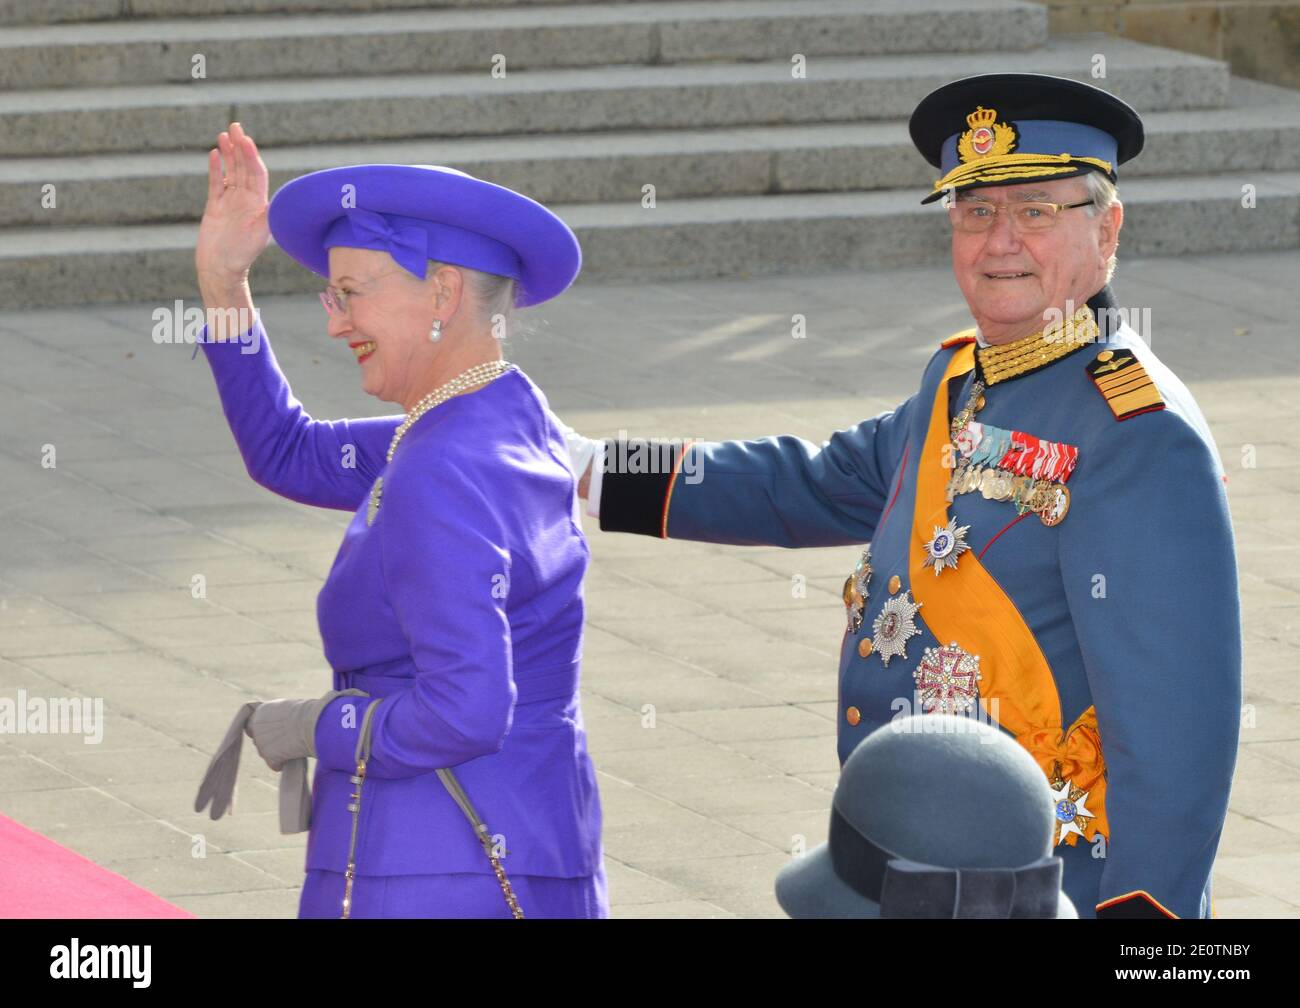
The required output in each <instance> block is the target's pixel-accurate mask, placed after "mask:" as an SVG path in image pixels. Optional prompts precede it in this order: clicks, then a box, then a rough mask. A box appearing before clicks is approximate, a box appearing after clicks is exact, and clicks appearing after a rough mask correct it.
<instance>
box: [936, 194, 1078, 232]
mask: <svg viewBox="0 0 1300 1008" xmlns="http://www.w3.org/2000/svg"><path fill="white" fill-rule="evenodd" d="M1094 202H1095V201H1094V200H1090V199H1088V200H1084V201H1083V202H1081V203H1035V202H1030V201H1025V202H1023V203H990V202H988V201H987V200H977V199H966V200H957V201H955V202H954V203H952V204H950V205H949V207H948V219H949V220H950V221H952V226H953V227H954V228H955V229H956V230H958V231H964V232H966V233H967V234H979V233H980V232H981V231H987V230H988V229H989V228H991V227H992V226H993V222H994V221H996V220H997V219H998V214H999V213H1000V212H1001V211H1003V210H1005V211H1006V212H1007V213H1008V214H1010V216H1011V222H1012V224H1013V225H1014V226H1015V228H1016V230H1017V231H1046V230H1047V229H1048V228H1050V227H1052V226H1053V225H1055V224H1056V215H1057V214H1059V213H1060V212H1061V211H1062V210H1073V209H1074V208H1075V207H1084V206H1089V205H1090V204H1092V203H1094Z"/></svg>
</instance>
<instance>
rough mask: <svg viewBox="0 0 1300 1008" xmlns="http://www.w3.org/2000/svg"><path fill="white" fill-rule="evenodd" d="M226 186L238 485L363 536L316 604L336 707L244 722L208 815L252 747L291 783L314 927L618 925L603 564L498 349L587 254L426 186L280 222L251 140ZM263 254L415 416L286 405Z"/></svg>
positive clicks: (458, 187)
mask: <svg viewBox="0 0 1300 1008" xmlns="http://www.w3.org/2000/svg"><path fill="white" fill-rule="evenodd" d="M223 162H224V166H225V172H224V176H225V177H224V179H223V177H222V174H223V173H222V165H223ZM208 169H209V189H208V201H207V206H206V208H205V210H204V215H203V222H202V225H201V227H200V230H199V239H198V245H197V249H196V254H195V262H196V267H197V271H198V276H199V283H200V287H201V290H202V293H203V299H204V303H205V307H206V308H207V311H208V322H209V325H208V327H206V328H205V331H204V333H203V334H201V341H202V346H203V351H204V354H205V355H206V357H207V359H208V363H209V365H210V366H211V368H212V372H213V374H214V376H215V378H216V382H217V389H218V392H219V394H220V396H221V404H222V408H223V410H224V412H225V415H226V419H227V420H228V421H229V423H230V427H231V430H232V432H233V433H234V436H235V440H236V442H237V444H238V446H239V450H240V452H241V454H242V455H243V458H244V461H245V464H246V466H247V468H248V472H249V474H250V475H251V476H252V477H253V479H254V480H256V481H257V482H258V483H259V484H261V485H262V486H265V487H267V488H268V489H270V490H273V491H275V492H276V493H279V494H281V495H283V496H285V497H288V498H289V499H291V500H295V501H299V502H302V503H305V504H313V505H316V506H318V507H328V508H338V509H340V510H346V511H353V512H355V514H354V515H353V518H352V522H351V524H350V525H349V526H348V528H347V531H346V532H345V533H344V536H343V542H342V545H341V546H340V547H339V551H338V555H337V556H336V557H335V560H334V565H333V567H332V569H331V570H330V573H329V576H328V577H327V578H326V581H325V584H324V586H323V588H322V589H321V592H320V595H319V598H318V603H317V615H318V618H319V623H320V632H321V638H322V640H323V642H324V648H325V657H326V658H327V659H328V661H329V664H330V666H331V667H332V669H333V684H332V685H333V689H332V690H330V691H329V692H327V693H326V694H325V695H324V696H322V697H319V698H311V699H279V700H272V701H268V702H265V703H260V704H246V705H245V706H244V708H243V709H241V711H240V712H239V714H238V715H237V716H236V718H235V721H234V723H233V724H232V725H231V728H230V732H229V733H228V734H227V737H226V739H225V741H224V742H223V743H222V745H221V747H220V749H219V750H218V752H217V754H216V756H215V757H214V758H213V761H212V765H211V766H210V767H209V770H208V774H207V776H206V777H205V778H204V781H203V783H202V785H201V786H200V790H199V796H198V799H197V801H196V808H199V809H201V808H203V807H206V806H207V805H208V803H209V802H210V803H211V813H210V814H211V815H212V817H213V818H218V817H219V816H220V815H222V814H224V812H225V811H226V809H227V808H228V807H229V806H230V803H231V799H232V797H233V789H234V779H235V771H236V768H237V766H238V757H239V743H240V741H241V739H242V737H243V735H244V734H248V735H249V736H251V737H252V739H253V741H254V743H255V745H256V747H257V751H258V753H259V754H260V755H261V756H262V757H263V758H264V759H265V760H266V761H267V763H268V764H269V765H270V766H271V768H272V769H274V770H278V771H280V772H281V775H282V776H281V781H280V784H281V788H280V797H281V829H282V830H283V831H285V832H291V831H294V830H299V829H304V828H307V825H308V823H310V834H309V837H308V843H307V861H306V880H305V884H304V886H303V891H302V897H301V903H300V907H299V916H300V917H340V916H345V917H346V916H351V917H492V916H515V917H519V916H535V917H606V916H608V900H607V897H606V891H605V875H604V868H603V862H602V852H601V844H600V826H601V811H600V798H599V795H598V793H597V788H596V778H595V772H594V770H593V768H592V764H591V761H590V759H589V758H588V755H587V745H586V734H585V732H584V731H583V725H582V715H581V712H580V710H579V706H578V678H579V659H580V657H581V648H582V626H583V597H582V578H583V574H584V572H585V570H586V567H587V563H588V552H587V545H586V542H585V540H584V539H583V536H582V532H581V530H580V528H579V525H578V522H577V511H576V508H577V506H578V504H577V498H576V496H575V494H574V478H573V474H572V471H571V469H570V467H569V462H568V453H567V448H566V445H565V441H564V436H563V434H562V433H561V428H560V427H559V425H558V423H557V421H556V419H555V417H554V416H553V415H552V413H551V412H550V409H549V408H548V406H547V402H546V398H545V396H543V394H542V392H541V391H540V390H539V389H538V388H537V386H536V385H534V384H533V382H532V381H531V380H530V379H529V378H528V377H527V375H525V374H524V373H523V372H522V371H520V370H519V368H517V367H515V366H514V365H511V364H509V363H507V362H506V361H504V360H502V356H501V341H500V339H499V338H498V336H499V327H500V325H501V323H502V322H503V320H508V318H509V315H510V312H511V310H512V309H513V308H514V307H515V306H525V305H532V304H537V303H538V302H541V301H545V300H546V299H548V298H551V297H554V296H555V295H556V294H559V293H560V292H561V291H563V290H564V289H565V288H566V287H567V286H568V285H569V284H570V283H571V282H572V281H573V278H574V277H575V276H576V275H577V273H578V269H579V266H580V261H581V257H580V253H579V249H578V244H577V241H576V239H575V238H574V236H573V234H572V232H571V231H570V230H569V229H568V228H567V227H566V226H565V224H564V223H563V222H562V221H561V220H560V219H559V218H558V217H556V216H555V215H554V214H552V213H551V212H550V211H548V210H546V209H545V208H544V207H542V206H541V205H539V204H537V203H535V202H534V201H532V200H530V199H528V198H527V197H525V196H521V195H520V194H518V193H515V192H512V191H511V190H509V189H505V188H503V187H501V186H497V185H493V184H491V183H488V182H484V181H481V180H479V179H476V178H473V177H471V176H468V175H465V174H464V173H461V172H456V171H453V170H451V169H447V168H438V167H433V166H428V165H422V166H418V165H359V166H355V167H350V168H335V169H330V170H327V171H319V172H314V173H312V174H310V175H306V176H303V177H302V178H298V179H295V180H294V181H292V182H290V183H288V184H287V185H285V186H284V187H283V188H281V189H280V190H279V191H278V192H277V193H276V195H275V198H274V199H273V200H272V201H271V202H270V204H269V206H268V202H267V172H266V167H265V165H264V164H263V163H262V160H261V158H260V156H259V155H258V152H257V147H256V145H255V144H254V143H253V140H252V138H251V137H249V136H248V135H247V134H246V133H245V132H244V131H243V130H242V128H241V127H240V126H239V124H238V123H232V124H231V126H230V129H229V131H228V132H223V133H222V134H221V135H220V137H219V138H218V147H217V148H215V149H213V150H212V151H211V152H210V153H209V155H208ZM271 234H274V235H275V238H276V241H277V243H278V244H279V245H280V247H281V248H282V249H283V250H284V251H285V252H286V253H288V254H289V255H290V256H292V257H293V258H294V259H295V260H297V261H298V262H299V263H301V264H302V265H304V266H306V267H307V268H308V269H311V270H313V271H314V272H316V273H318V274H320V275H321V276H324V277H328V278H331V279H330V283H329V286H328V287H327V288H326V292H325V293H324V294H323V295H322V300H323V301H324V303H325V306H326V309H327V311H328V313H329V334H330V336H331V337H333V338H334V339H336V340H340V341H346V343H347V345H348V346H349V347H350V348H351V351H352V353H353V354H354V355H355V359H356V361H357V364H358V367H359V368H360V378H361V386H362V388H363V389H364V390H365V391H366V392H367V393H369V394H370V395H373V396H376V397H378V398H380V399H382V400H385V401H387V402H393V403H397V404H400V405H401V406H402V408H403V410H404V411H405V414H404V415H403V416H390V417H376V418H366V419H356V420H333V421H320V420H313V419H312V418H311V417H310V416H308V415H307V414H306V412H305V411H304V410H303V408H302V406H301V404H300V403H299V402H298V401H297V400H296V399H295V398H294V397H293V395H292V393H291V392H290V389H289V386H288V384H287V383H286V381H285V379H284V376H283V375H282V373H281V372H280V369H279V367H278V365H277V363H276V360H275V356H274V354H272V352H271V347H270V344H269V342H268V340H267V337H266V333H265V331H264V330H263V329H262V326H261V322H260V320H259V319H257V317H256V313H255V311H254V308H253V303H252V297H251V294H250V292H249V288H248V271H249V268H250V267H251V265H252V263H253V261H254V259H256V257H257V256H258V255H259V254H260V253H261V251H262V250H263V249H264V248H265V247H266V246H267V244H268V243H269V240H270V235H271ZM241 311H242V312H243V313H246V314H245V315H244V316H243V317H244V318H245V319H247V320H248V322H247V325H244V324H236V325H231V326H227V327H226V329H227V331H225V332H221V331H220V329H221V328H222V327H220V326H218V325H217V324H216V321H224V320H228V319H229V318H230V317H231V314H230V313H232V312H234V313H239V312H241ZM236 317H239V316H238V315H236ZM223 337H225V338H223ZM309 756H312V757H315V758H316V761H317V763H316V773H315V778H314V796H313V794H312V793H311V792H309V791H308V790H307V784H306V772H305V768H306V758H307V757H309Z"/></svg>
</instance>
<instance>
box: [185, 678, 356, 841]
mask: <svg viewBox="0 0 1300 1008" xmlns="http://www.w3.org/2000/svg"><path fill="white" fill-rule="evenodd" d="M345 695H346V696H369V695H370V694H369V693H365V692H363V691H362V690H358V689H348V690H331V691H330V692H329V693H326V694H325V695H324V696H323V697H319V698H318V699H315V700H270V701H267V702H266V703H257V702H250V703H246V704H244V705H243V706H242V707H240V708H239V712H238V713H237V714H236V715H235V718H234V720H233V721H231V722H230V727H229V728H227V729H226V735H225V738H223V739H222V740H221V745H219V746H218V747H217V751H216V753H215V754H214V755H213V757H212V760H211V762H210V763H209V764H208V769H207V772H206V773H205V774H204V775H203V780H202V782H201V783H200V784H199V793H198V795H197V797H196V798H195V799H194V811H195V812H202V811H203V809H204V807H205V806H206V805H207V804H208V802H209V801H210V802H211V803H212V808H211V810H210V812H209V815H210V816H211V817H212V818H213V819H220V818H221V817H222V816H223V815H225V814H226V812H228V811H234V804H235V803H234V797H235V778H236V776H237V775H238V772H239V756H240V752H241V750H242V749H243V744H244V736H245V735H248V736H249V737H251V738H252V739H253V743H254V745H256V746H257V751H258V753H259V754H260V755H261V756H262V758H263V759H265V760H266V762H267V765H268V766H270V767H271V769H272V770H279V771H280V832H281V833H301V832H302V831H303V830H305V829H307V828H308V827H309V826H310V825H311V786H310V784H309V783H308V781H307V757H308V756H315V755H316V739H315V734H316V721H317V719H318V718H319V717H320V712H321V711H322V710H324V709H325V706H326V704H328V703H329V702H330V701H331V700H333V699H334V698H335V697H338V696H345ZM268 708H269V709H268ZM255 718H256V721H257V723H256V725H255V724H254V719H255Z"/></svg>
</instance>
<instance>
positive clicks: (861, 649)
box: [858, 637, 875, 658]
mask: <svg viewBox="0 0 1300 1008" xmlns="http://www.w3.org/2000/svg"><path fill="white" fill-rule="evenodd" d="M874 646H875V645H873V644H872V643H871V638H870V637H863V638H862V640H860V641H858V654H860V655H862V657H863V658H866V657H867V656H868V655H869V654H871V649H872V648H873V647H874Z"/></svg>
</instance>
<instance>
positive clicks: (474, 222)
mask: <svg viewBox="0 0 1300 1008" xmlns="http://www.w3.org/2000/svg"><path fill="white" fill-rule="evenodd" d="M267 217H268V222H269V224H270V227H271V234H272V235H273V236H274V238H275V241H276V244H278V245H279V246H280V248H282V249H284V251H285V252H287V253H288V254H289V255H290V256H291V257H293V259H295V260H296V261H297V262H299V263H301V264H302V265H303V266H306V267H307V268H308V269H309V270H311V271H312V272H313V273H318V274H319V275H321V276H323V277H328V276H329V250H330V248H332V247H333V246H335V245H346V246H348V247H350V248H368V249H379V250H381V251H384V252H388V253H389V254H390V255H391V256H392V257H393V258H394V259H395V260H396V261H397V262H398V263H399V264H400V265H401V266H403V267H404V268H405V269H407V270H408V271H410V272H411V273H412V274H414V275H415V276H417V277H419V278H421V279H424V276H425V273H426V269H427V263H428V260H430V259H433V260H436V261H437V262H445V263H454V264H455V265H457V266H468V267H470V268H471V269H477V270H482V271H483V272H485V273H495V274H496V275H498V276H508V277H514V279H515V280H516V281H517V282H518V295H517V296H516V298H515V305H516V306H517V307H519V308H524V307H527V306H528V305H535V304H540V303H541V302H542V301H546V300H548V299H550V298H553V297H555V295H557V294H559V293H560V292H561V291H563V290H564V289H565V288H567V287H568V286H569V284H571V283H573V280H574V278H575V277H576V276H577V275H578V271H579V270H580V269H581V268H582V250H581V249H580V248H579V247H578V239H577V238H576V237H575V236H574V234H573V232H572V231H570V230H569V226H568V225H567V224H565V223H564V221H562V220H560V218H559V217H557V216H556V215H555V214H553V213H551V211H549V210H547V209H546V207H544V206H542V205H541V204H540V203H538V202H537V201H536V200H532V199H529V198H528V197H527V196H524V195H521V194H520V193H517V192H515V191H514V190H513V189H507V188H506V187H505V186H499V185H496V184H494V183H492V182H484V181H483V180H482V179H477V178H475V177H474V176H473V175H467V174H465V173H464V172H462V171H457V170H456V169H455V168H445V167H443V166H441V165H399V164H366V165H352V166H349V167H344V168H327V169H325V170H324V171H317V172H312V173H311V174H310V175H303V176H301V177H300V178H296V179H294V180H293V181H292V182H287V183H285V184H284V185H283V186H281V187H280V189H279V190H278V191H277V192H276V194H275V195H274V196H273V197H272V198H271V203H270V207H269V209H268V211H267Z"/></svg>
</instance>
